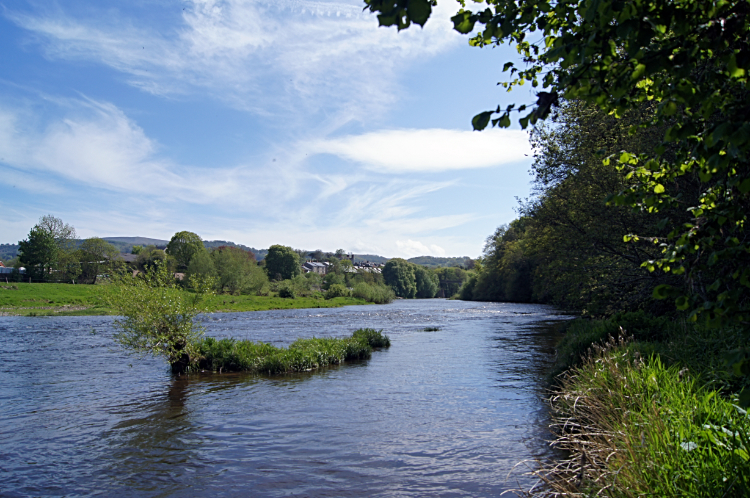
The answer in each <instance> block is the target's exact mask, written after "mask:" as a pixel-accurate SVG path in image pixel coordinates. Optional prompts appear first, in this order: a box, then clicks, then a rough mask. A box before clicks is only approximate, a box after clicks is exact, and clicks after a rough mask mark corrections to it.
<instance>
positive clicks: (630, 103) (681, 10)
mask: <svg viewBox="0 0 750 498" xmlns="http://www.w3.org/2000/svg"><path fill="white" fill-rule="evenodd" d="M477 3H480V4H481V3H483V4H485V5H486V8H485V9H484V10H481V11H477V12H473V11H471V10H468V9H466V8H465V7H466V4H465V2H461V5H462V7H464V8H462V9H460V10H459V11H458V13H457V14H456V15H455V16H453V17H452V18H451V19H452V21H453V23H454V28H455V29H456V30H457V31H459V32H460V33H464V34H469V33H475V34H474V36H473V37H472V38H471V40H470V43H471V44H472V45H474V46H479V47H482V46H486V45H493V44H501V43H505V42H508V43H511V44H515V45H516V47H517V48H518V51H519V53H520V54H521V55H522V56H523V58H524V62H525V64H526V66H525V67H524V68H520V69H519V68H517V67H515V65H514V63H512V62H508V63H506V64H505V65H504V67H503V69H504V71H509V72H510V76H511V79H510V81H507V82H504V83H503V86H504V87H506V88H512V87H514V86H517V85H523V84H524V83H530V84H531V85H532V87H534V88H540V87H541V88H540V91H539V92H538V93H537V100H536V103H535V104H533V105H530V106H529V105H526V104H524V105H521V106H519V107H516V105H515V104H513V105H510V106H508V107H506V108H505V109H501V108H500V107H497V108H496V109H493V110H488V111H485V112H482V113H480V114H478V115H476V116H475V117H474V119H473V120H472V124H473V126H474V128H475V129H477V130H481V129H484V128H485V127H487V126H488V125H489V124H490V123H491V124H492V125H493V126H501V127H507V126H510V124H511V115H512V114H513V113H516V112H519V113H520V112H525V111H527V110H529V108H530V111H529V112H528V113H527V114H526V115H524V116H522V117H519V119H518V121H519V123H520V124H521V126H522V127H524V128H525V127H526V126H528V125H529V124H532V125H533V124H535V123H536V122H537V121H538V120H541V119H545V118H546V117H547V116H548V115H549V114H550V112H551V110H552V109H553V108H554V107H555V106H557V105H559V103H560V101H561V99H566V100H581V101H584V102H588V103H591V104H594V105H596V106H598V107H599V108H600V109H601V110H602V111H603V112H604V113H606V114H608V115H610V114H611V115H613V116H615V117H620V116H622V115H624V114H625V113H626V112H628V111H630V110H633V109H637V108H639V107H640V106H642V105H643V103H645V102H651V103H653V104H654V112H653V115H652V116H651V117H649V118H648V119H645V120H644V121H643V122H641V123H638V124H637V125H634V127H633V129H634V130H636V129H639V128H650V129H658V128H663V129H664V130H665V132H664V134H663V137H662V143H661V144H660V145H658V146H657V147H655V148H654V149H653V150H650V151H647V152H644V153H642V154H633V153H632V151H624V152H622V153H617V154H616V155H613V156H612V158H611V162H614V163H616V164H617V165H618V166H619V168H620V169H621V170H622V172H623V174H625V176H626V178H627V179H629V180H633V183H632V184H630V185H628V186H626V187H625V188H624V189H623V190H621V191H620V192H619V193H617V194H614V195H612V196H611V197H610V203H612V204H616V205H622V206H629V207H631V208H634V209H637V210H641V211H644V212H646V213H649V214H650V215H652V216H654V217H655V218H656V219H658V221H659V223H660V226H663V227H667V226H670V227H672V230H670V231H669V233H668V234H667V235H666V236H664V237H659V236H656V235H654V234H652V233H640V234H639V233H633V234H624V235H625V236H626V237H627V240H630V241H638V240H639V239H643V240H646V239H647V240H649V241H650V242H652V243H654V244H655V245H656V246H658V247H659V248H660V251H661V253H660V254H659V256H658V257H657V258H655V259H647V260H645V261H644V262H643V264H644V266H645V267H646V268H647V269H648V270H650V271H654V270H656V269H660V270H662V271H664V272H665V273H672V274H674V275H681V276H682V277H683V278H684V281H685V283H686V287H687V291H686V292H683V291H682V290H680V289H679V288H675V287H674V286H670V285H666V284H665V285H664V286H659V287H657V288H656V289H655V295H656V296H657V297H664V298H665V297H670V296H671V297H672V298H674V299H675V303H676V305H677V307H678V308H679V309H684V310H688V311H690V317H691V318H692V319H698V318H699V317H703V318H705V319H706V320H707V321H709V322H713V323H722V322H727V321H728V322H730V323H737V324H742V325H744V326H747V325H748V324H750V289H749V288H750V237H747V235H746V232H745V230H746V226H747V213H748V212H750V167H749V166H750V164H748V163H749V158H748V154H749V153H750V112H748V111H750V104H749V103H750V93H749V92H748V88H747V84H748V70H749V69H750V15H749V14H750V4H749V3H748V2H747V1H746V0H724V1H716V2H709V1H704V0H682V1H679V2H676V1H657V0H644V1H633V0H624V1H623V0H581V1H577V2H560V1H555V0H484V1H479V2H477ZM365 4H366V5H367V7H368V8H369V9H370V10H371V11H373V12H378V13H379V16H378V19H379V21H380V24H381V25H383V26H394V25H395V26H397V28H398V29H399V30H401V29H404V28H407V27H408V26H409V25H410V23H411V22H415V23H417V24H420V25H424V23H425V22H426V21H427V19H428V18H429V16H430V14H431V6H432V5H434V4H435V2H434V1H432V0H365ZM477 28H478V29H477ZM532 36H533V39H534V40H535V41H529V39H531V37H532ZM527 38H528V39H527ZM519 116H520V115H519ZM687 177H690V178H695V179H696V180H697V181H698V182H699V185H700V192H699V194H700V195H698V196H697V197H696V199H697V200H696V201H695V202H693V203H687V202H686V201H685V198H684V196H683V195H682V193H681V192H680V191H677V190H674V189H672V190H670V189H668V188H667V185H668V184H670V183H673V182H676V181H678V180H680V179H682V178H687ZM677 210H681V211H682V212H688V213H690V215H691V216H690V219H689V221H687V222H684V223H680V224H678V223H675V220H674V219H672V218H671V217H670V216H669V211H672V212H674V211H677Z"/></svg>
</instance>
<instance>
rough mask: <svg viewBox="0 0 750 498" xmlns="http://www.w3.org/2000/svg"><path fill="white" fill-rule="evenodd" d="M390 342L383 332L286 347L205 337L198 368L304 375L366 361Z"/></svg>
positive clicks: (306, 341) (301, 341)
mask: <svg viewBox="0 0 750 498" xmlns="http://www.w3.org/2000/svg"><path fill="white" fill-rule="evenodd" d="M390 345H391V343H390V340H389V338H388V336H386V335H383V333H382V331H378V330H374V329H359V330H357V331H355V332H354V333H353V334H352V336H351V337H344V338H317V337H313V338H311V339H298V340H296V341H294V342H293V343H292V344H290V345H289V347H288V348H277V347H275V346H273V345H271V344H267V343H262V342H252V341H241V340H236V339H214V338H212V337H206V338H204V339H203V340H202V341H201V342H200V343H199V345H198V348H199V351H200V356H201V359H200V360H199V362H198V365H197V366H198V368H199V369H204V370H211V371H214V372H238V371H244V372H257V373H264V374H281V373H290V372H304V371H308V370H314V369H317V368H320V367H324V366H328V365H337V364H339V363H343V362H345V361H352V360H360V359H366V358H369V357H370V355H371V353H372V350H373V348H387V347H390Z"/></svg>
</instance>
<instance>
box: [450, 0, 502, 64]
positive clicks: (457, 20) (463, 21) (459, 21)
mask: <svg viewBox="0 0 750 498" xmlns="http://www.w3.org/2000/svg"><path fill="white" fill-rule="evenodd" d="M451 21H453V29H455V30H456V31H458V32H459V33H461V34H462V35H467V34H469V33H471V32H472V31H474V24H475V23H476V19H475V18H474V16H472V14H471V12H470V11H464V10H462V11H459V13H458V14H456V15H455V16H453V17H451ZM508 64H510V65H511V66H512V65H513V63H512V62H509V63H507V64H505V68H503V71H506V70H507V69H506V68H507V67H508Z"/></svg>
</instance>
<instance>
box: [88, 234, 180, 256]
mask: <svg viewBox="0 0 750 498" xmlns="http://www.w3.org/2000/svg"><path fill="white" fill-rule="evenodd" d="M102 238H103V239H104V240H106V241H107V242H109V243H110V244H112V245H113V246H115V247H116V248H117V250H118V251H120V252H124V253H129V252H130V251H131V250H132V249H133V246H156V247H162V248H163V247H166V246H167V244H169V241H168V240H162V239H150V238H148V237H102Z"/></svg>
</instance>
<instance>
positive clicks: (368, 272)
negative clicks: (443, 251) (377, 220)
mask: <svg viewBox="0 0 750 498" xmlns="http://www.w3.org/2000/svg"><path fill="white" fill-rule="evenodd" d="M212 245H214V247H211V246H212ZM263 252H264V255H265V257H264V258H263V259H262V260H261V261H256V256H255V251H253V250H252V248H244V247H242V246H237V245H236V244H231V245H229V244H227V245H218V246H216V245H215V244H206V242H205V241H204V240H202V239H201V237H200V236H199V235H197V234H195V233H193V232H189V231H182V232H178V233H176V234H174V236H172V238H171V239H170V241H169V243H168V244H166V247H164V246H161V247H157V246H155V245H146V246H140V245H134V246H132V249H131V254H132V255H134V256H135V257H134V258H132V259H129V260H128V261H127V262H126V261H124V260H123V258H122V257H121V254H120V253H119V251H118V249H117V248H116V247H115V246H114V245H113V244H111V243H109V242H107V241H106V240H103V239H100V238H97V237H93V238H89V239H85V240H80V239H79V238H78V237H77V235H76V231H75V228H74V227H72V226H70V225H68V224H66V223H64V222H63V221H62V220H60V219H59V218H56V217H54V216H52V215H47V216H43V217H42V218H41V219H40V220H39V223H37V224H36V225H35V226H34V227H33V228H32V229H31V230H30V232H29V235H28V237H27V238H26V239H25V240H22V241H21V242H20V243H19V256H18V258H17V260H16V261H14V263H15V266H16V267H18V268H21V267H24V268H25V274H21V273H20V272H19V271H16V272H15V273H14V274H11V275H6V278H9V279H12V280H22V279H23V280H24V281H29V282H58V283H85V284H94V283H97V281H99V280H101V279H102V277H103V278H107V277H109V276H111V275H114V274H121V273H125V272H131V273H133V274H137V273H139V272H140V273H146V272H148V271H149V270H152V269H154V268H155V267H163V268H165V269H166V270H167V271H168V272H169V273H170V274H172V275H174V278H175V279H177V280H178V283H179V285H181V286H183V287H186V288H191V286H193V285H194V284H193V282H200V285H204V284H205V283H206V282H209V283H210V286H211V287H212V289H213V291H214V292H217V293H223V294H235V295H239V294H247V295H261V296H269V295H278V296H279V297H284V298H295V297H297V296H302V297H320V298H327V299H332V298H336V297H355V298H360V299H364V300H365V301H368V302H375V303H388V302H391V301H392V300H393V299H395V298H396V297H400V298H406V299H411V298H432V297H436V296H439V297H450V296H453V295H455V294H456V293H457V292H458V290H459V289H460V288H461V285H462V284H463V282H464V281H465V280H466V279H467V278H468V275H469V273H468V272H467V271H465V270H464V269H462V268H456V267H447V268H446V267H443V268H436V269H430V268H425V267H423V266H420V265H416V264H414V263H410V262H408V261H406V260H403V259H398V258H397V259H392V260H390V261H389V262H388V263H387V264H386V265H385V267H384V268H383V271H382V273H381V272H380V270H379V269H378V268H376V267H369V268H361V267H354V265H353V263H352V261H351V259H349V258H348V257H347V256H346V252H345V251H344V250H343V249H339V250H337V251H336V252H329V253H326V252H323V251H320V250H317V251H313V252H307V251H303V250H298V249H293V248H291V247H288V246H282V245H273V246H271V247H270V248H268V250H267V251H263ZM308 258H309V259H317V261H319V262H320V261H322V262H325V263H326V267H325V269H326V271H325V274H320V273H315V272H309V273H303V270H302V265H303V264H304V263H305V261H306V260H307V259H308Z"/></svg>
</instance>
